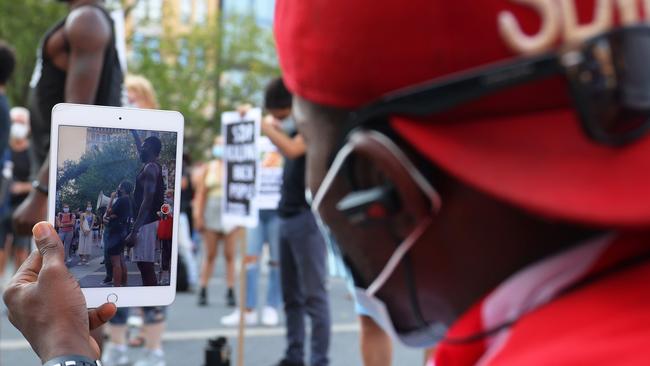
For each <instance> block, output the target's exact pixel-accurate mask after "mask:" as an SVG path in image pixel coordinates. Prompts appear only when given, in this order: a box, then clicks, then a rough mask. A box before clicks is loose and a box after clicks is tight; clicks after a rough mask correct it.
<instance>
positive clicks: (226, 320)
mask: <svg viewBox="0 0 650 366" xmlns="http://www.w3.org/2000/svg"><path fill="white" fill-rule="evenodd" d="M257 322H258V320H257V312H255V311H250V312H249V311H247V312H246V314H244V324H246V325H257ZM221 324H222V325H225V326H228V327H234V326H236V325H239V309H237V310H235V311H233V312H232V313H231V314H230V315H226V316H224V317H222V318H221Z"/></svg>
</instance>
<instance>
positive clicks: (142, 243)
mask: <svg viewBox="0 0 650 366" xmlns="http://www.w3.org/2000/svg"><path fill="white" fill-rule="evenodd" d="M133 138H134V139H135V143H136V146H137V148H138V152H139V154H140V161H142V163H143V164H144V166H143V167H142V170H140V173H139V174H138V176H137V177H136V179H135V193H134V195H133V200H134V201H135V212H137V214H136V216H135V222H134V223H133V229H132V231H131V232H130V233H129V235H128V236H127V237H126V243H127V246H129V247H133V261H134V262H137V264H138V269H139V270H140V275H141V276H142V285H143V286H156V285H157V284H158V280H157V278H156V271H155V269H154V262H155V248H156V234H157V232H158V215H157V212H158V211H159V210H160V207H161V206H162V204H163V201H164V192H165V189H164V183H163V179H162V167H161V166H160V163H158V156H159V155H160V150H161V148H162V143H161V142H160V139H159V138H158V137H155V136H150V137H147V138H146V139H145V140H144V142H142V143H140V137H139V136H138V134H137V133H136V132H135V131H133Z"/></svg>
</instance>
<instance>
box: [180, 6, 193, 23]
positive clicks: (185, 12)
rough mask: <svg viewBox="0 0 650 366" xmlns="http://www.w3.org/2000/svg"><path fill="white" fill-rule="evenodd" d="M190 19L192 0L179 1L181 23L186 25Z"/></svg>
mask: <svg viewBox="0 0 650 366" xmlns="http://www.w3.org/2000/svg"><path fill="white" fill-rule="evenodd" d="M191 19H192V0H181V22H182V23H183V24H188V23H189V22H190V20H191Z"/></svg>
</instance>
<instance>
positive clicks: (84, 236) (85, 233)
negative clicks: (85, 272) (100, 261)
mask: <svg viewBox="0 0 650 366" xmlns="http://www.w3.org/2000/svg"><path fill="white" fill-rule="evenodd" d="M79 220H80V224H79V248H78V249H77V254H79V259H80V262H79V265H82V266H86V265H88V261H89V260H90V255H91V254H92V243H93V236H92V227H93V225H95V214H93V206H92V204H91V203H90V201H88V202H86V210H85V211H84V212H82V213H81V215H80V217H79Z"/></svg>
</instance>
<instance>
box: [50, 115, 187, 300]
mask: <svg viewBox="0 0 650 366" xmlns="http://www.w3.org/2000/svg"><path fill="white" fill-rule="evenodd" d="M183 125H184V122H183V116H182V115H181V114H180V113H178V112H171V111H160V110H151V109H133V108H116V107H100V106H90V105H77V104H57V105H56V106H55V107H54V108H53V110H52V133H51V140H50V141H51V143H50V176H49V178H50V180H49V192H50V194H49V197H48V220H49V221H50V222H51V223H53V224H54V225H55V227H56V229H57V231H58V233H59V237H60V238H61V240H62V242H63V244H64V248H65V257H66V266H67V267H68V269H69V270H70V272H72V274H73V275H74V276H75V278H76V279H77V280H78V281H79V284H80V286H81V289H82V291H83V293H84V295H85V297H86V303H87V304H88V307H90V308H92V307H97V306H99V305H101V304H103V303H106V302H113V303H115V304H117V306H120V307H122V306H158V305H169V304H170V303H171V302H172V301H173V300H174V297H175V295H176V265H177V263H176V258H177V257H176V256H177V252H178V250H177V247H178V243H177V237H178V235H177V232H178V220H176V218H178V217H179V207H180V192H181V170H182V161H183V159H182V152H183Z"/></svg>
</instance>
